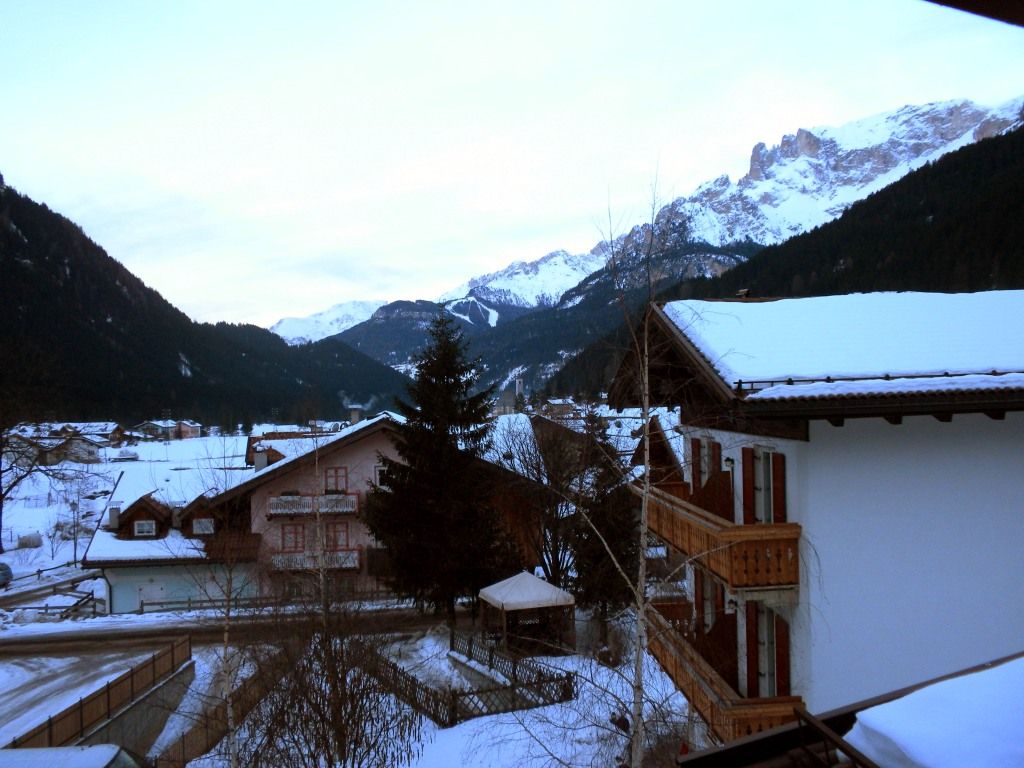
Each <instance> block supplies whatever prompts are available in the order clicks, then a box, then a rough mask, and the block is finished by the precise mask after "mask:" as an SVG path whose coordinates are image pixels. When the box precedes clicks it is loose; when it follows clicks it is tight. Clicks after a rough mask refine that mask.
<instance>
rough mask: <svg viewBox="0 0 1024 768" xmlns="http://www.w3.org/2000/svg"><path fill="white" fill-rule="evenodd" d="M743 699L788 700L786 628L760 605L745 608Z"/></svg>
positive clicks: (774, 615)
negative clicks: (745, 654) (745, 660)
mask: <svg viewBox="0 0 1024 768" xmlns="http://www.w3.org/2000/svg"><path fill="white" fill-rule="evenodd" d="M746 625H747V626H746V637H747V680H746V682H747V696H748V697H751V698H755V697H772V696H789V695H790V685H789V624H788V623H787V622H786V620H785V619H783V618H782V617H781V616H779V615H778V614H777V613H776V612H775V611H773V610H772V609H771V608H767V607H766V606H764V605H763V604H762V603H757V602H753V601H751V602H748V603H747V606H746Z"/></svg>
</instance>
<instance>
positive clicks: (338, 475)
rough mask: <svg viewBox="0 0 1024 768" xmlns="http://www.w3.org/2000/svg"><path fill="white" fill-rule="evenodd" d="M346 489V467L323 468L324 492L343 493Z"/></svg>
mask: <svg viewBox="0 0 1024 768" xmlns="http://www.w3.org/2000/svg"><path fill="white" fill-rule="evenodd" d="M347 490H348V467H327V469H325V470H324V493H344V492H345V491H347Z"/></svg>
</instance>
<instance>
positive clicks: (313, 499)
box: [267, 493, 359, 517]
mask: <svg viewBox="0 0 1024 768" xmlns="http://www.w3.org/2000/svg"><path fill="white" fill-rule="evenodd" d="M267 506H268V509H267V516H268V517H297V516H300V515H301V516H309V515H314V514H316V513H317V511H319V512H320V514H322V515H345V514H349V515H350V514H354V513H355V512H358V511H359V495H358V494H355V493H326V494H324V495H322V496H271V497H270V498H269V499H268V505H267Z"/></svg>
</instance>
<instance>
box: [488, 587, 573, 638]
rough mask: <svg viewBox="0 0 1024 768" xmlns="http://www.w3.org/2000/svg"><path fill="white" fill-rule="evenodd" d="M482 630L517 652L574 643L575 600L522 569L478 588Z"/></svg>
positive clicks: (561, 590)
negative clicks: (481, 607) (501, 579)
mask: <svg viewBox="0 0 1024 768" xmlns="http://www.w3.org/2000/svg"><path fill="white" fill-rule="evenodd" d="M480 602H481V604H482V606H483V624H484V632H485V633H486V634H487V635H488V636H489V637H494V638H500V639H501V643H502V645H503V646H504V647H505V648H511V649H512V650H515V651H518V652H520V653H527V654H529V653H555V652H558V651H560V650H572V649H574V648H575V647H576V600H575V598H573V596H572V595H570V594H569V593H568V592H566V591H565V590H563V589H559V588H558V587H556V586H554V585H553V584H548V583H547V582H546V581H544V580H543V579H540V578H537V577H536V576H534V575H533V574H532V573H527V572H526V571H523V572H521V573H517V574H516V575H515V576H511V577H509V578H507V579H505V580H504V581H499V582H498V583H497V584H491V586H489V587H484V588H483V589H481V590H480Z"/></svg>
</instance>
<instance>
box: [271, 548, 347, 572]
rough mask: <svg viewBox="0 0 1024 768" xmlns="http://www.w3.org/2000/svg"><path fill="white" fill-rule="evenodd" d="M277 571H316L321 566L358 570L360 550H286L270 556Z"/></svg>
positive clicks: (333, 568) (272, 565) (332, 568)
mask: <svg viewBox="0 0 1024 768" xmlns="http://www.w3.org/2000/svg"><path fill="white" fill-rule="evenodd" d="M270 564H271V567H272V568H273V569H274V570H275V571H315V570H317V569H319V568H328V569H331V570H335V569H346V570H357V569H358V568H359V550H358V549H341V550H333V551H331V552H324V553H323V555H320V554H318V553H316V552H284V553H278V554H274V555H271V556H270Z"/></svg>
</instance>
